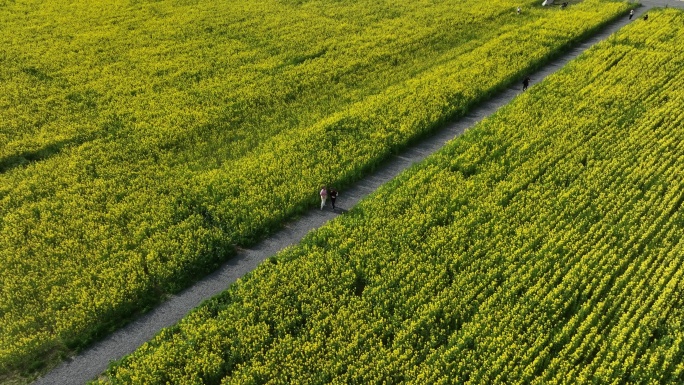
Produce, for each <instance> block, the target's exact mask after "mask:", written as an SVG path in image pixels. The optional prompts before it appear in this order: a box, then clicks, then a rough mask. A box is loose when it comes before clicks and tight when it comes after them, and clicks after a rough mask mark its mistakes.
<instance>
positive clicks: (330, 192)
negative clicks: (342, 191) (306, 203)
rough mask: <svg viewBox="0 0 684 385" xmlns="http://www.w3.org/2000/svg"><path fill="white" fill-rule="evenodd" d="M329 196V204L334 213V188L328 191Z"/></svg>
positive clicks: (335, 195)
mask: <svg viewBox="0 0 684 385" xmlns="http://www.w3.org/2000/svg"><path fill="white" fill-rule="evenodd" d="M329 195H330V204H331V205H332V209H333V211H335V199H337V190H335V188H334V187H331V188H330V191H329Z"/></svg>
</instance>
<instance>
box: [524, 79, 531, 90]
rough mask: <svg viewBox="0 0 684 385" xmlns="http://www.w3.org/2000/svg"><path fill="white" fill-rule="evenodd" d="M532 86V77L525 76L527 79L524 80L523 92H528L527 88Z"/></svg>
mask: <svg viewBox="0 0 684 385" xmlns="http://www.w3.org/2000/svg"><path fill="white" fill-rule="evenodd" d="M529 86H530V77H529V76H525V79H524V80H523V91H526V90H527V87H529Z"/></svg>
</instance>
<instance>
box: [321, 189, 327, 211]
mask: <svg viewBox="0 0 684 385" xmlns="http://www.w3.org/2000/svg"><path fill="white" fill-rule="evenodd" d="M320 194H321V210H323V207H325V201H327V200H328V189H327V188H326V187H325V186H323V188H321V193H320Z"/></svg>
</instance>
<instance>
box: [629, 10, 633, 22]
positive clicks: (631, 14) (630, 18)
mask: <svg viewBox="0 0 684 385" xmlns="http://www.w3.org/2000/svg"><path fill="white" fill-rule="evenodd" d="M633 17H634V10H633V9H632V10H630V11H629V20H632V18H633Z"/></svg>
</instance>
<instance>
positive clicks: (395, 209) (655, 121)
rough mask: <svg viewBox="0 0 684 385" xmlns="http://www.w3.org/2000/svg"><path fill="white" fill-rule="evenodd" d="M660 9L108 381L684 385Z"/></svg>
mask: <svg viewBox="0 0 684 385" xmlns="http://www.w3.org/2000/svg"><path fill="white" fill-rule="evenodd" d="M649 13H650V18H649V21H648V22H642V21H636V22H633V23H632V24H631V25H630V26H629V27H627V28H625V29H624V30H623V31H621V32H619V33H618V34H617V35H616V36H615V37H613V38H611V39H610V40H609V41H607V42H604V43H601V44H599V45H598V46H596V47H594V48H592V49H591V50H590V51H589V52H588V53H586V54H584V55H582V56H581V57H580V58H578V59H577V60H575V61H573V62H572V63H570V64H569V65H568V66H567V67H566V68H565V69H563V70H561V71H560V72H558V73H557V74H555V75H553V76H551V77H549V78H548V79H546V80H545V81H543V82H542V83H541V84H538V85H535V86H533V87H532V88H531V89H530V90H528V91H527V92H525V93H524V94H522V95H520V96H519V97H518V98H516V99H515V100H514V101H513V102H512V103H511V104H509V105H507V106H505V107H504V108H502V109H501V110H499V111H498V112H497V113H496V114H495V115H494V116H492V117H490V118H488V119H486V120H485V121H483V122H481V123H480V124H478V125H477V126H475V127H474V128H472V129H471V130H469V131H468V132H466V133H465V134H464V135H463V136H461V137H460V138H457V139H455V140H454V141H452V142H450V143H449V144H448V145H447V146H446V147H445V148H444V149H443V150H442V151H440V152H439V153H438V154H436V155H434V156H432V157H430V158H429V159H427V160H426V161H425V162H423V163H422V164H420V165H418V166H416V167H414V168H412V169H410V170H409V171H407V172H405V173H403V174H402V175H400V176H399V177H398V178H397V179H395V180H394V181H392V182H391V183H389V184H387V185H385V186H383V187H382V188H381V189H379V190H378V191H377V192H376V193H374V194H373V195H372V196H371V197H369V198H367V199H365V200H364V201H363V202H362V203H361V204H360V205H359V206H357V207H356V208H354V209H353V210H351V211H350V212H349V213H348V214H347V215H345V216H343V217H340V218H338V219H336V220H335V221H333V222H331V223H329V224H327V225H326V226H324V227H323V228H321V229H320V230H317V231H315V232H312V233H311V234H309V235H308V236H307V237H306V239H305V240H304V241H303V242H302V243H301V244H300V245H298V246H296V247H293V248H290V249H288V250H286V251H284V252H282V253H280V254H279V255H278V256H277V257H276V259H277V263H271V262H266V263H263V264H262V265H261V266H260V267H259V268H258V269H257V270H255V271H254V272H253V273H252V274H250V275H249V276H248V277H246V278H245V279H243V280H241V281H239V282H238V283H237V284H235V285H233V286H232V287H231V288H230V289H229V290H228V291H227V292H226V293H224V294H223V295H222V297H220V298H216V299H214V300H212V301H209V302H208V304H207V305H204V306H201V307H199V308H198V309H197V310H196V311H194V312H193V313H191V314H190V315H188V316H187V317H186V318H185V319H184V320H182V321H181V322H180V323H179V324H178V325H176V326H175V327H174V329H173V330H165V331H163V332H161V334H159V335H158V336H157V337H156V338H155V339H153V340H152V341H150V342H148V343H146V344H145V345H143V346H142V347H141V348H140V349H138V350H137V351H136V352H135V353H133V354H132V355H130V356H128V357H126V358H125V359H123V360H122V361H121V362H120V363H119V364H118V365H116V366H115V367H114V368H113V369H111V370H110V371H108V372H107V374H106V377H105V379H103V380H102V381H100V382H98V383H103V384H104V383H111V384H124V383H125V384H163V383H166V382H167V381H168V382H170V383H197V384H201V383H207V384H214V383H221V384H263V383H269V384H319V383H335V384H382V383H387V384H389V383H415V384H451V383H457V384H503V383H506V384H508V383H520V384H565V383H586V384H589V383H638V384H646V383H681V382H683V381H684V365H683V364H682V359H683V358H684V329H683V328H682V320H683V319H684V318H683V314H682V310H681V309H682V308H683V305H684V296H683V294H684V291H683V287H684V286H682V282H683V281H682V280H683V279H684V276H683V275H684V269H683V268H682V263H683V260H682V257H681V256H682V252H683V251H684V210H682V207H681V205H682V202H683V201H684V180H683V179H682V175H683V172H682V167H683V166H682V164H683V163H682V160H683V159H684V114H683V113H682V110H681V105H682V103H684V94H683V93H682V92H681V90H682V89H684V29H682V28H681V24H682V22H683V21H684V13H682V12H681V11H675V10H662V11H652V12H649ZM627 42H629V43H627ZM634 42H641V43H643V44H637V45H635V44H633V43H634ZM637 47H638V48H637ZM616 58H620V59H619V60H615V59H616ZM462 170H471V171H468V172H466V173H464V172H463V171H462ZM219 377H220V378H219Z"/></svg>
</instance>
